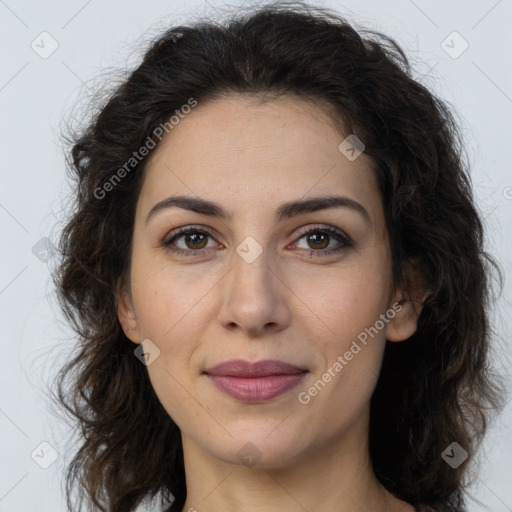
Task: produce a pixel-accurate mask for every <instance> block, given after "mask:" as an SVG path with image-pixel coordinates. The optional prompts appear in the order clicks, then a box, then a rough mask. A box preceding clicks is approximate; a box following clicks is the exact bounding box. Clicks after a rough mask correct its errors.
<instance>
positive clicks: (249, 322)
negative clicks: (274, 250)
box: [219, 250, 291, 337]
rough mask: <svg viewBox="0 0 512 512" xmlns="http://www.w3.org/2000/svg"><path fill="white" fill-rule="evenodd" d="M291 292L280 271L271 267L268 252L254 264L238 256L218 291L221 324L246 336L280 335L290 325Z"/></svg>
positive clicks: (262, 254) (260, 256)
mask: <svg viewBox="0 0 512 512" xmlns="http://www.w3.org/2000/svg"><path fill="white" fill-rule="evenodd" d="M273 267H276V265H274V266H273ZM290 293H291V292H290V289H289V288H288V287H287V286H286V285H285V283H284V281H283V279H282V277H281V276H279V275H278V270H276V268H271V266H270V262H269V258H268V257H267V252H266V251H265V250H263V252H262V253H261V254H259V256H258V257H257V258H256V259H254V260H253V261H251V259H247V260H246V259H244V258H243V257H241V256H239V255H238V254H236V255H235V256H234V258H233V264H232V267H231V270H230V271H229V272H228V275H227V276H226V278H225V279H223V284H222V286H221V289H219V294H220V297H221V299H220V300H222V305H221V308H220V309H219V321H220V322H221V324H222V325H223V326H224V327H225V328H226V329H228V330H231V331H233V330H236V329H239V330H241V331H242V332H243V333H244V335H245V336H247V337H259V336H262V335H264V334H269V333H275V332H278V331H280V330H281V329H284V328H286V327H287V326H288V325H289V323H290V319H291V315H290V309H289V305H288V297H289V295H290Z"/></svg>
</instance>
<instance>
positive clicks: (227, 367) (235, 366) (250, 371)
mask: <svg viewBox="0 0 512 512" xmlns="http://www.w3.org/2000/svg"><path fill="white" fill-rule="evenodd" d="M304 371H306V370H303V369H301V368H299V367H298V366H295V365H293V364H290V363H286V362H285V361H279V360H277V359H265V360H262V361H255V362H251V361H245V360H243V359H231V360H229V361H224V362H223V363H220V364H218V365H216V366H213V367H211V368H208V369H206V370H205V371H204V373H207V374H208V375H225V376H232V377H266V376H269V375H294V374H297V373H303V372H304Z"/></svg>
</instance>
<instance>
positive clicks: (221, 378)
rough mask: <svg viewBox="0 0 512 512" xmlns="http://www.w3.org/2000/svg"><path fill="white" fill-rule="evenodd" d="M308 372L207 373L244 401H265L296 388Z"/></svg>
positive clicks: (217, 384)
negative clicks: (264, 373)
mask: <svg viewBox="0 0 512 512" xmlns="http://www.w3.org/2000/svg"><path fill="white" fill-rule="evenodd" d="M306 373H307V372H302V373H295V374H292V375H269V376H267V377H231V376H226V375H207V376H208V377H209V378H210V379H211V381H212V382H213V384H215V386H217V388H218V389H220V390H221V391H223V392H224V393H226V394H227V395H229V396H232V397H233V398H237V399H238V400H243V401H244V402H264V401H266V400H271V399H272V398H275V397H276V396H279V395H281V394H283V393H285V392H286V391H288V390H290V389H292V388H294V387H295V386H297V384H299V382H301V381H302V379H303V378H304V377H305V375H306Z"/></svg>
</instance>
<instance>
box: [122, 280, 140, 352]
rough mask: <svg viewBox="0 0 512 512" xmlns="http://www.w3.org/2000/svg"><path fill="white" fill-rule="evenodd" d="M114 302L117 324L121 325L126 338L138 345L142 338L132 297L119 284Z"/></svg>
mask: <svg viewBox="0 0 512 512" xmlns="http://www.w3.org/2000/svg"><path fill="white" fill-rule="evenodd" d="M116 300H117V318H118V319H119V323H120V324H121V327H122V328H123V331H124V333H125V335H126V337H127V338H128V339H129V340H131V341H133V343H136V344H140V343H141V341H142V337H141V336H140V332H139V326H138V322H137V317H136V315H135V310H134V308H133V301H132V297H131V294H130V292H129V291H128V290H127V289H126V286H124V285H121V284H119V285H118V289H117V294H116Z"/></svg>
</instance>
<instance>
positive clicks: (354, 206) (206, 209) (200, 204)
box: [146, 195, 372, 227]
mask: <svg viewBox="0 0 512 512" xmlns="http://www.w3.org/2000/svg"><path fill="white" fill-rule="evenodd" d="M172 207H178V208H183V209H184V210H189V211H192V212H196V213H199V214H201V215H208V216H209V217H217V218H220V219H227V220H229V219H231V218H232V217H233V214H232V213H228V212H227V211H226V210H224V209H223V208H222V206H220V205H219V204H217V203H214V202H212V201H208V200H206V199H201V198H198V197H189V196H182V195H179V196H173V197H168V198H166V199H164V200H163V201H160V202H159V203H156V204H155V205H154V206H153V208H151V210H150V211H149V213H148V215H147V217H146V224H147V223H148V222H149V220H150V219H151V218H152V217H153V216H154V215H155V214H156V213H157V212H160V211H162V210H165V209H167V208H172ZM329 208H349V209H351V210H353V211H355V212H358V213H359V214H360V215H361V216H362V217H363V218H364V220H365V222H366V223H367V224H368V225H369V226H370V227H371V226H372V222H371V219H370V215H369V214H368V212H367V211H366V209H365V208H364V206H363V205H362V204H361V203H358V202H357V201H355V200H354V199H351V198H349V197H343V196H322V197H309V198H307V199H300V200H297V201H289V202H287V203H283V204H282V205H281V206H279V208H278V209H277V210H276V213H275V215H274V220H275V222H276V223H278V222H279V221H280V220H281V219H283V218H290V217H294V216H295V215H300V214H303V213H310V212H316V211H319V210H326V209H329Z"/></svg>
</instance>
